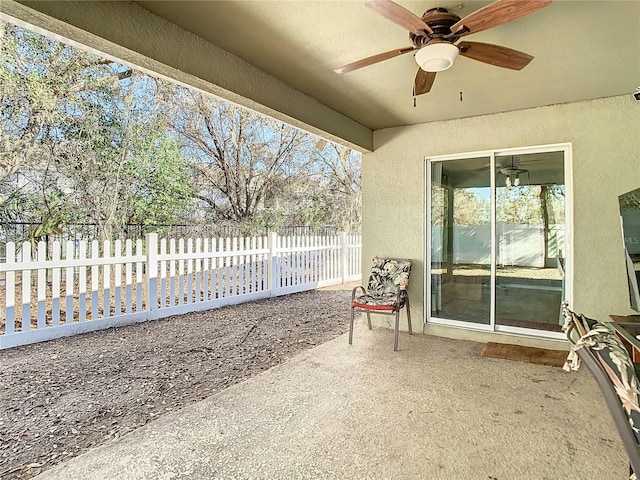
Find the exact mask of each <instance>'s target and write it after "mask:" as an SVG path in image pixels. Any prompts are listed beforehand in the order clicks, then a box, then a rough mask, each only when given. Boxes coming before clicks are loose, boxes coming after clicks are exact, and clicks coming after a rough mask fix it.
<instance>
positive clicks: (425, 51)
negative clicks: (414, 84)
mask: <svg viewBox="0 0 640 480" xmlns="http://www.w3.org/2000/svg"><path fill="white" fill-rule="evenodd" d="M459 53H460V51H459V50H458V47H456V46H455V45H452V44H451V43H435V44H432V45H427V46H425V47H422V48H421V49H420V50H418V53H416V56H415V59H416V63H417V64H418V66H419V67H420V68H421V69H422V70H424V71H425V72H442V71H443V70H447V69H448V68H451V66H452V65H453V62H455V60H456V57H457V56H458V54H459Z"/></svg>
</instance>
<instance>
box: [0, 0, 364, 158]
mask: <svg viewBox="0 0 640 480" xmlns="http://www.w3.org/2000/svg"><path fill="white" fill-rule="evenodd" d="M0 13H4V14H6V15H8V16H10V17H12V18H13V19H17V20H19V21H22V22H25V23H27V24H29V25H32V26H34V27H37V28H40V29H42V30H44V31H46V32H50V33H53V34H55V35H59V36H61V37H63V38H64V39H68V40H72V41H73V42H76V43H77V44H79V45H83V46H86V47H89V48H91V49H93V50H96V51H97V52H100V53H101V54H104V55H105V56H107V57H111V58H114V59H115V60H118V61H120V62H124V63H127V64H130V65H132V66H135V67H138V68H140V69H141V70H143V71H147V72H148V73H153V74H159V75H162V76H164V77H167V78H170V79H172V80H175V81H177V82H179V83H182V84H184V85H188V86H191V87H195V88H197V89H199V90H202V91H205V92H208V93H211V94H214V95H216V96H218V97H221V98H223V99H225V100H228V101H231V102H233V103H236V104H239V105H242V106H244V107H247V108H250V109H252V110H255V111H257V112H260V113H263V114H265V115H269V116H271V117H273V118H276V119H278V120H281V121H283V122H286V123H288V124H290V125H293V126H294V127H298V128H300V129H302V130H305V131H308V132H310V133H313V134H316V135H319V136H321V137H323V138H325V139H327V140H330V141H334V142H336V143H339V144H342V145H347V146H349V147H351V148H354V149H356V150H358V151H361V152H366V151H372V150H373V132H372V131H371V129H369V128H367V127H365V126H363V125H361V124H359V123H357V122H355V121H354V120H352V119H350V118H348V117H347V116H345V115H343V114H341V113H339V112H337V111H335V110H333V109H331V108H329V107H327V106H326V105H323V104H321V103H320V102H318V101H317V100H315V99H314V98H312V97H310V96H308V95H305V94H303V93H302V92H300V91H298V90H295V89H293V88H291V87H290V86H288V85H287V84H285V83H284V82H282V81H281V80H280V79H278V78H276V77H274V76H273V75H270V74H268V73H265V72H264V71H262V70H260V69H258V68H257V67H255V66H253V65H251V64H249V63H247V62H245V61H244V60H242V59H240V58H238V57H235V56H234V55H232V54H230V53H229V52H227V51H225V50H223V49H221V48H219V47H217V46H215V45H213V44H212V43H209V42H207V41H205V40H203V39H202V38H200V37H198V36H196V35H194V34H192V33H190V32H188V31H186V30H184V29H182V28H180V27H178V26H177V25H175V24H173V23H171V22H168V21H166V20H164V19H162V18H160V17H158V16H156V15H154V14H152V13H150V12H148V11H147V10H145V9H144V8H142V7H141V6H139V5H137V4H135V3H133V2H112V1H95V2H83V1H56V2H51V1H14V0H2V1H0Z"/></svg>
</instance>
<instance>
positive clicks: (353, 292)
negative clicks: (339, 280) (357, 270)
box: [351, 285, 367, 302]
mask: <svg viewBox="0 0 640 480" xmlns="http://www.w3.org/2000/svg"><path fill="white" fill-rule="evenodd" d="M358 289H360V290H362V293H363V294H364V293H367V290H366V289H365V288H364V287H363V286H362V285H358V286H357V287H355V288H354V289H353V290H351V301H352V302H353V301H354V300H355V299H356V293H357V291H358Z"/></svg>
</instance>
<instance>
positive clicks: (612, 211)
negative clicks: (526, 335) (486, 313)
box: [362, 95, 640, 344]
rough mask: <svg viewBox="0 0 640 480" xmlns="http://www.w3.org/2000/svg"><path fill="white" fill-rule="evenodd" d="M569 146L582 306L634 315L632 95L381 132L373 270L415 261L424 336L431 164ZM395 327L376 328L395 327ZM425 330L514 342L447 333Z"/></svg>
mask: <svg viewBox="0 0 640 480" xmlns="http://www.w3.org/2000/svg"><path fill="white" fill-rule="evenodd" d="M567 142H570V143H571V144H572V152H573V171H572V176H573V186H574V204H573V211H574V216H573V222H574V245H573V254H574V266H575V268H574V272H573V273H572V275H573V282H574V283H573V292H574V296H573V300H574V302H573V307H574V309H575V310H577V311H580V312H583V313H585V314H587V315H589V316H593V317H596V318H602V319H606V318H607V317H608V315H609V314H610V313H616V314H629V313H632V312H631V310H630V309H629V307H628V296H627V290H626V288H627V287H626V276H625V271H624V264H623V257H622V249H621V244H622V240H621V238H622V236H621V232H620V223H619V212H618V203H617V196H618V195H619V194H620V193H623V192H626V191H629V190H631V189H633V188H637V187H640V103H638V102H635V101H634V100H633V98H632V97H631V95H625V96H621V97H614V98H605V99H598V100H592V101H587V102H579V103H572V104H563V105H553V106H549V107H540V108H535V109H530V110H523V111H517V112H507V113H501V114H495V115H487V116H481V117H473V118H466V119H461V120H452V121H446V122H435V123H428V124H422V125H415V126H408V127H399V128H392V129H385V130H378V131H376V132H374V147H375V151H374V152H373V153H369V154H365V155H364V157H363V167H362V175H363V188H364V191H363V202H362V204H363V271H368V268H369V264H368V260H369V259H370V258H372V257H373V256H375V255H377V254H380V255H389V256H394V257H405V258H411V259H413V260H414V265H415V268H414V270H413V271H412V274H411V285H410V289H409V294H410V298H411V304H412V317H414V322H413V324H414V330H417V331H421V330H423V324H422V322H423V319H424V308H423V307H424V271H425V264H424V248H425V247H424V245H425V236H424V231H425V218H424V208H425V199H426V195H425V181H424V177H425V170H424V169H425V164H424V158H425V157H427V156H436V155H445V154H454V153H464V152H472V151H481V150H488V149H502V148H510V147H522V146H532V145H546V144H555V143H567ZM388 319H389V320H390V319H391V317H382V316H378V318H377V319H376V321H377V323H378V324H379V325H380V324H383V325H387V326H390V322H389V320H388ZM401 323H402V322H401ZM424 331H426V332H427V333H438V334H443V335H448V336H454V337H456V336H457V337H463V338H475V339H478V340H483V341H484V340H487V339H490V338H491V339H493V340H495V341H505V339H504V336H499V337H498V336H497V335H494V334H480V333H477V332H474V333H469V332H461V331H459V330H458V329H455V330H454V329H447V328H445V327H430V326H426V327H425V328H424ZM493 337H495V338H493ZM510 340H511V341H514V339H510ZM515 341H518V342H519V343H524V344H531V343H532V342H528V341H524V340H518V339H515ZM533 343H536V342H533Z"/></svg>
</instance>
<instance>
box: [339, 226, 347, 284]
mask: <svg viewBox="0 0 640 480" xmlns="http://www.w3.org/2000/svg"><path fill="white" fill-rule="evenodd" d="M347 247H348V245H347V234H346V232H341V233H340V274H341V276H342V283H347V274H348V272H347V255H348V249H347Z"/></svg>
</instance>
